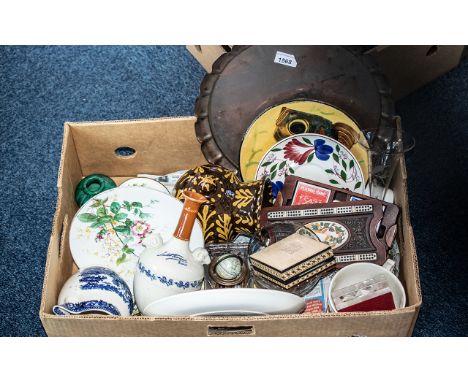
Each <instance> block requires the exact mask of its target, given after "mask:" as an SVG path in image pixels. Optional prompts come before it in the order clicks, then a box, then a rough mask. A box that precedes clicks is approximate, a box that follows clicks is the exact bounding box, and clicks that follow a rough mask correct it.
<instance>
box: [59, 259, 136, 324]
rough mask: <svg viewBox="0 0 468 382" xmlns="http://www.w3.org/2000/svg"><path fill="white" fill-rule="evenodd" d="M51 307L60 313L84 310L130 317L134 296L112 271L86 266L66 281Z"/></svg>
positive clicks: (80, 312) (66, 313)
mask: <svg viewBox="0 0 468 382" xmlns="http://www.w3.org/2000/svg"><path fill="white" fill-rule="evenodd" d="M52 310H53V312H54V313H55V314H56V315H61V316H63V315H68V314H83V313H95V314H109V315H113V316H130V315H131V313H132V311H133V296H132V293H131V292H130V288H129V287H128V285H127V283H126V282H125V281H124V280H123V279H122V278H121V277H120V276H119V275H118V274H117V273H115V272H114V271H113V270H111V269H109V268H105V267H89V268H84V269H82V270H80V271H79V272H77V273H75V274H73V275H72V276H71V277H70V278H69V279H68V280H67V281H66V283H65V284H64V286H63V287H62V290H61V291H60V294H59V298H58V304H57V305H55V306H54V307H53V308H52Z"/></svg>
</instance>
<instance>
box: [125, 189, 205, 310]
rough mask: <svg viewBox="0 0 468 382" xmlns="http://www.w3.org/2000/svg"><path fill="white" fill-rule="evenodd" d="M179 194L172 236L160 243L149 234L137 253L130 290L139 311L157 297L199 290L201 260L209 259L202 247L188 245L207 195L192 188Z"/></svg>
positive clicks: (202, 274) (156, 236) (200, 283)
mask: <svg viewBox="0 0 468 382" xmlns="http://www.w3.org/2000/svg"><path fill="white" fill-rule="evenodd" d="M183 196H184V199H185V202H184V207H183V210H182V213H181V215H180V218H179V222H178V224H177V227H176V229H175V231H174V234H173V236H172V237H171V238H170V239H169V240H168V241H167V242H166V243H163V241H162V238H161V236H159V235H157V234H153V235H152V236H151V237H149V238H148V240H147V241H146V249H145V250H144V251H143V252H142V253H141V255H140V258H139V261H138V264H137V269H136V272H135V277H134V280H133V290H134V294H135V300H136V304H137V306H138V309H139V310H140V312H141V313H142V314H145V308H146V307H147V306H148V305H149V304H151V303H152V302H154V301H156V300H159V299H160V298H164V297H168V296H171V295H174V294H178V293H184V292H192V291H196V290H199V289H200V288H201V286H202V283H203V278H204V268H203V264H209V263H210V257H209V255H208V252H207V251H206V249H204V248H197V249H195V250H194V251H193V252H191V251H190V248H189V240H190V235H191V233H192V228H193V225H194V223H195V219H196V216H197V212H198V209H199V207H200V205H201V204H202V203H205V202H207V199H206V198H205V197H204V196H203V195H200V194H198V193H196V192H192V191H185V192H184V194H183Z"/></svg>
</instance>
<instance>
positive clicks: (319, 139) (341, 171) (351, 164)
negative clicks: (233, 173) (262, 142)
mask: <svg viewBox="0 0 468 382" xmlns="http://www.w3.org/2000/svg"><path fill="white" fill-rule="evenodd" d="M286 175H296V176H300V177H303V178H306V179H311V180H315V181H317V182H321V183H324V184H329V185H331V186H335V187H341V188H347V189H349V190H351V191H353V192H357V193H360V194H365V181H364V176H363V173H362V170H361V167H360V166H359V162H358V161H357V159H356V158H355V157H354V155H353V154H352V153H351V151H349V150H348V149H347V148H346V147H345V146H344V145H342V144H341V143H339V142H338V141H336V140H334V139H332V138H329V137H326V136H324V135H320V134H297V135H293V136H290V137H288V138H285V139H283V140H281V141H279V142H278V143H276V144H275V145H274V146H273V147H271V148H270V150H269V151H268V152H267V153H266V154H265V155H264V156H263V158H262V160H261V161H260V163H259V165H258V167H257V173H256V174H255V179H261V178H263V177H265V176H266V177H268V178H270V179H271V181H272V182H273V183H274V184H276V188H279V189H281V188H282V187H283V184H284V178H285V177H286Z"/></svg>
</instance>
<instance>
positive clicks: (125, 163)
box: [39, 117, 421, 336]
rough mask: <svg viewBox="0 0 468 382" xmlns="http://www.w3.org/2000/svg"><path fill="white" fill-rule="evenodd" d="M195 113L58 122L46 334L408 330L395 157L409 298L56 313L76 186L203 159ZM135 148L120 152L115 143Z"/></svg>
mask: <svg viewBox="0 0 468 382" xmlns="http://www.w3.org/2000/svg"><path fill="white" fill-rule="evenodd" d="M194 123H195V118H194V117H183V118H165V119H153V120H134V121H111V122H83V123H65V129H64V137H63V146H62V156H61V162H60V167H59V174H58V183H57V187H58V197H57V206H56V212H55V216H54V221H53V228H52V234H51V238H50V244H49V248H48V254H47V262H46V267H45V277H44V285H43V291H42V301H41V307H40V313H39V315H40V318H41V321H42V324H43V326H44V328H45V330H46V332H47V334H48V335H49V336H207V335H208V336H226V335H227V336H234V335H248V336H252V335H257V336H408V335H411V333H412V331H413V328H414V324H415V322H416V318H417V316H418V312H419V307H420V305H421V290H420V284H419V275H418V263H417V258H416V249H415V244H414V238H413V230H412V228H411V224H410V216H409V210H408V197H407V192H406V171H405V164H404V160H402V161H401V162H400V163H399V166H398V169H397V174H396V176H395V177H394V182H393V185H392V187H393V190H394V193H395V196H396V203H397V204H398V205H400V206H401V217H400V221H399V231H398V238H397V240H398V243H399V245H400V250H401V254H402V258H401V265H400V272H401V274H402V279H403V283H404V285H405V289H406V292H407V301H408V306H407V307H405V308H403V309H397V310H394V311H391V312H371V313H326V314H325V313H317V314H291V315H281V316H252V317H250V316H245V317H244V316H243V317H115V316H98V315H82V316H55V315H53V314H52V307H53V305H54V304H56V301H57V297H58V294H59V292H60V289H61V287H62V285H63V284H64V282H65V281H66V280H67V279H68V277H70V276H71V275H72V274H73V273H74V272H76V270H77V267H76V265H75V264H74V262H73V258H72V256H71V253H70V248H69V241H68V234H69V228H70V223H71V220H72V219H73V216H74V214H75V213H76V211H77V209H78V208H77V205H76V203H75V200H74V192H75V187H76V185H77V184H78V182H79V181H80V180H81V179H82V178H83V177H84V176H87V175H89V174H92V173H104V174H107V175H109V176H111V177H113V179H114V180H115V181H116V182H117V184H120V183H122V182H123V181H124V180H126V179H128V178H130V177H133V176H136V174H138V173H154V174H165V173H168V172H172V171H175V170H179V169H185V168H189V167H193V166H196V165H200V164H203V163H205V159H204V157H203V155H202V153H201V151H200V145H199V143H198V142H197V139H196V137H195V132H194ZM119 147H131V148H133V149H134V150H135V153H134V154H133V155H132V156H129V157H119V156H118V155H116V152H115V150H116V149H117V148H119Z"/></svg>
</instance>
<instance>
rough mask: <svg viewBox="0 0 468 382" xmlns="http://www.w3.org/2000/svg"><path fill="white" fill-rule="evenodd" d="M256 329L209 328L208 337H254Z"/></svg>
mask: <svg viewBox="0 0 468 382" xmlns="http://www.w3.org/2000/svg"><path fill="white" fill-rule="evenodd" d="M254 335H255V328H254V327H253V326H252V325H242V326H208V336H217V337H222V336H254Z"/></svg>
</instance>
